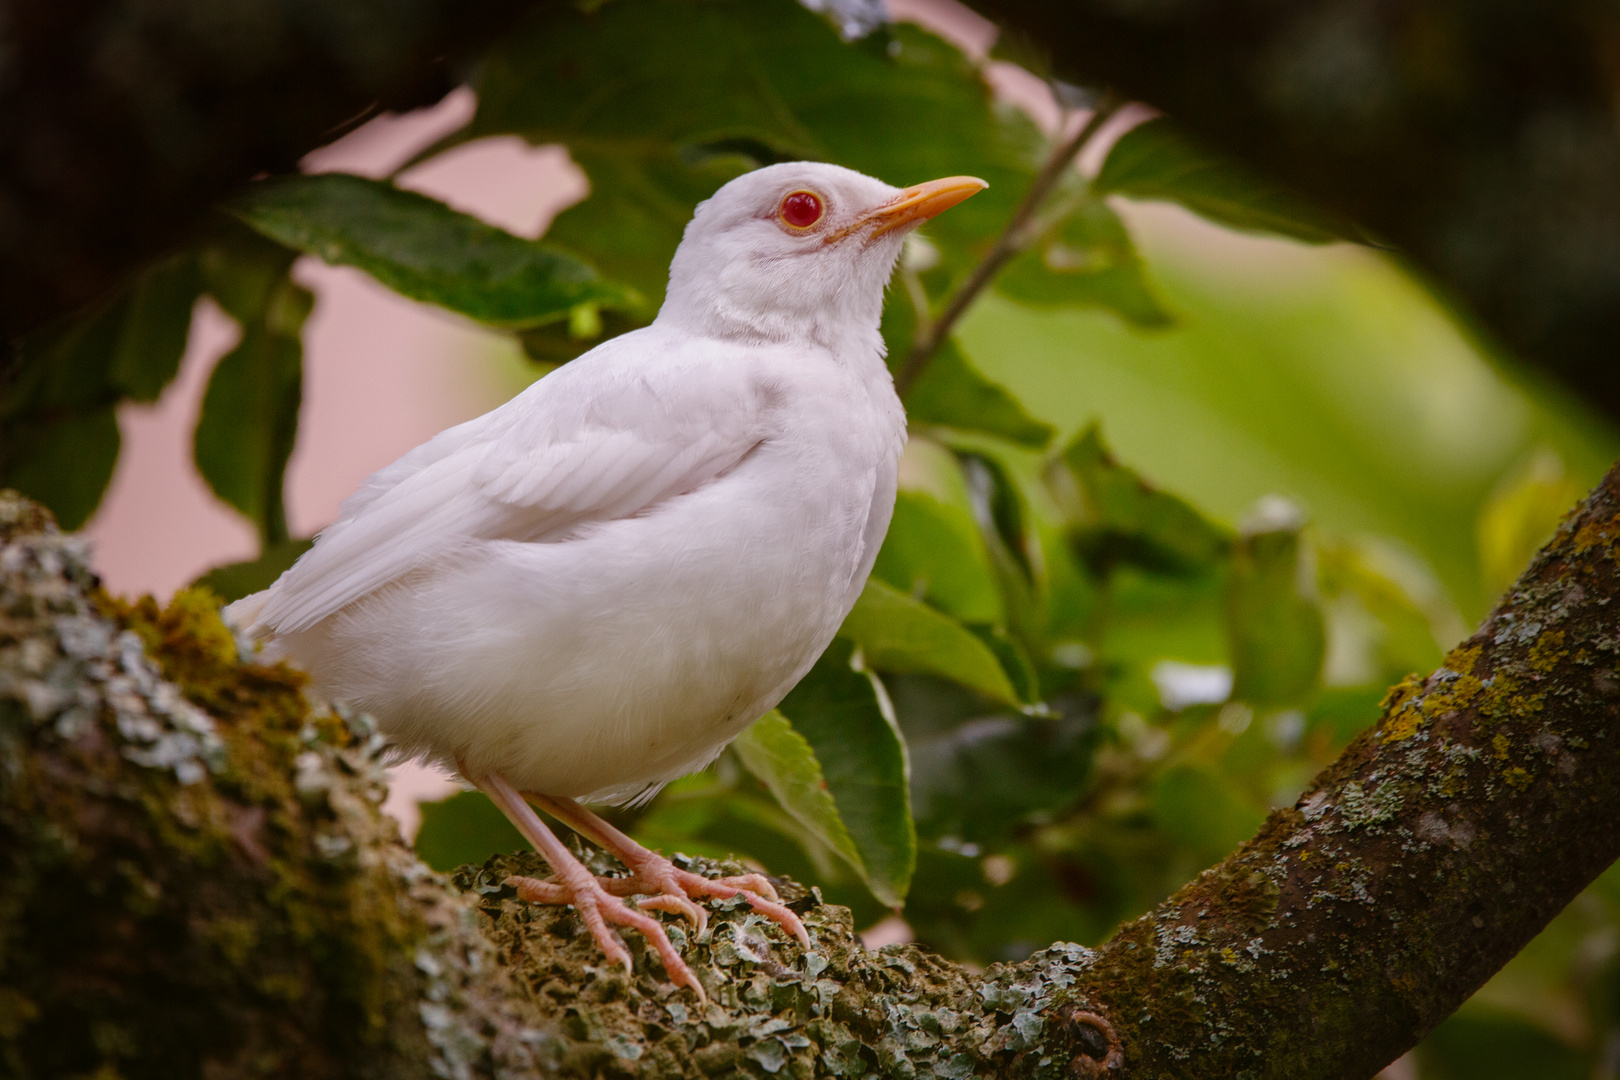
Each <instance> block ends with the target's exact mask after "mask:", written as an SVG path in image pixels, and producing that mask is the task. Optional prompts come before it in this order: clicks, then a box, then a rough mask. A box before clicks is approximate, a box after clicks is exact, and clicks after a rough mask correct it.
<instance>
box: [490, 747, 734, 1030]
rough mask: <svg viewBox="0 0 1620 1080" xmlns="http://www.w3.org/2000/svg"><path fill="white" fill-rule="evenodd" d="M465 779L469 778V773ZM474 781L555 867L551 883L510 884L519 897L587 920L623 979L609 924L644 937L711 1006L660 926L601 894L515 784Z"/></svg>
mask: <svg viewBox="0 0 1620 1080" xmlns="http://www.w3.org/2000/svg"><path fill="white" fill-rule="evenodd" d="M462 775H463V776H467V772H466V770H465V769H463V770H462ZM468 779H472V780H473V783H475V784H477V785H478V787H479V788H480V789H481V790H482V791H483V792H484V794H486V795H488V796H489V797H490V800H491V801H492V802H494V804H495V805H496V806H498V807H500V808H501V811H502V812H503V813H504V814H506V816H507V818H508V819H510V820H511V822H512V824H513V825H515V826H517V830H518V832H520V833H522V834H523V836H524V838H525V839H527V840H528V841H529V843H531V844H533V845H534V848H535V850H536V851H538V852H539V853H540V854H541V856H543V857H544V858H545V860H546V862H547V863H549V864H550V865H551V869H552V871H553V872H554V873H555V874H556V878H555V879H554V880H551V881H537V880H535V879H534V878H526V877H510V878H507V879H506V884H508V885H511V886H513V887H514V888H516V889H517V891H518V895H519V896H521V897H523V899H525V900H528V901H530V902H531V903H542V904H572V905H573V907H574V910H575V911H577V912H579V917H580V918H581V919H582V920H584V922H585V927H586V929H588V930H590V932H591V937H593V938H595V939H596V943H597V945H599V946H601V949H602V951H603V952H604V953H606V954H607V955H608V958H609V959H612V960H617V961H618V962H619V963H621V964H623V965H624V970H625V974H627V975H628V974H631V973H632V971H633V968H632V964H631V960H630V950H629V949H626V948H625V947H624V942H622V941H620V940H619V938H618V935H617V934H615V933H614V932H613V931H612V930H610V929H609V928H608V923H610V922H612V923H617V924H618V925H620V926H628V927H631V928H632V929H635V930H639V931H641V936H642V937H644V938H646V939H647V941H648V942H649V943H650V944H651V945H652V946H653V947H654V948H655V949H657V950H658V955H659V957H660V958H662V960H663V961H664V970H666V971H668V972H669V977H670V978H671V979H672V980H673V981H674V982H675V985H677V986H689V987H691V988H692V989H693V990H694V991H696V992H697V996H698V1000H699V1001H705V1002H706V1001H707V995H705V994H704V993H703V985H702V984H701V983H699V982H698V980H697V976H696V975H694V974H692V969H691V968H689V967H687V966H686V961H684V960H682V959H681V955H680V953H678V952H676V951H675V946H674V945H672V944H670V940H669V935H667V934H665V933H664V928H663V927H662V926H661V925H659V923H658V920H657V919H654V918H652V917H651V916H649V915H643V914H642V913H641V912H639V911H637V910H635V909H634V908H631V907H629V906H627V905H626V904H625V903H624V901H623V900H620V899H619V898H618V897H617V896H614V895H613V894H612V893H610V892H608V891H607V889H605V888H603V885H602V882H600V881H598V880H597V879H596V877H595V876H594V875H592V873H591V872H590V871H589V870H587V869H586V868H585V866H584V864H582V863H581V862H580V861H579V860H578V859H576V858H574V854H573V852H571V851H569V850H568V848H566V847H564V846H563V843H562V841H561V840H558V839H557V837H556V836H555V835H554V834H553V833H552V831H551V830H550V829H548V828H546V826H545V823H544V822H542V821H541V820H540V818H539V816H538V815H537V814H535V812H534V810H533V809H532V808H531V807H530V806H529V804H528V803H526V802H524V801H523V796H521V795H519V794H518V793H517V792H516V791H515V790H514V789H513V788H512V785H511V784H508V783H507V782H506V778H505V777H503V776H502V775H501V774H500V773H495V772H492V773H488V774H486V775H484V776H482V777H480V778H477V779H473V778H472V777H468Z"/></svg>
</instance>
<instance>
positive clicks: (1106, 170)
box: [1092, 117, 1361, 244]
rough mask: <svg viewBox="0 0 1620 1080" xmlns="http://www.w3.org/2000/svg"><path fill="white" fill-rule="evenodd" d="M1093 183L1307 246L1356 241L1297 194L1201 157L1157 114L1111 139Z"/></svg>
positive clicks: (1350, 230)
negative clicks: (1158, 200) (1167, 203)
mask: <svg viewBox="0 0 1620 1080" xmlns="http://www.w3.org/2000/svg"><path fill="white" fill-rule="evenodd" d="M1092 188H1093V190H1094V191H1096V192H1097V193H1098V194H1099V195H1110V194H1112V195H1128V196H1130V197H1132V198H1136V199H1160V200H1164V201H1166V202H1174V203H1180V204H1181V205H1182V206H1185V207H1186V208H1187V209H1189V210H1191V211H1192V212H1193V213H1195V214H1199V215H1201V216H1203V217H1206V218H1208V219H1209V220H1211V221H1215V222H1219V223H1220V224H1222V225H1228V226H1231V227H1232V228H1234V229H1243V230H1246V231H1251V232H1269V233H1279V234H1281V235H1283V236H1291V237H1293V238H1294V239H1296V240H1303V241H1305V242H1307V243H1312V244H1322V243H1327V242H1329V241H1331V240H1356V241H1359V240H1360V239H1361V234H1360V232H1359V231H1358V230H1357V229H1356V228H1355V227H1354V226H1352V225H1350V224H1349V223H1348V222H1345V221H1341V220H1340V219H1339V218H1337V217H1335V216H1334V215H1332V214H1329V213H1328V212H1326V211H1324V210H1321V209H1318V208H1317V207H1315V206H1313V205H1311V204H1310V203H1309V202H1306V201H1305V200H1304V199H1303V198H1301V197H1299V196H1298V195H1295V194H1293V193H1292V192H1290V191H1287V190H1286V189H1284V188H1282V187H1279V186H1278V185H1276V184H1273V183H1270V182H1268V181H1266V180H1263V179H1261V178H1259V177H1256V176H1253V175H1251V174H1250V173H1248V172H1247V171H1246V170H1244V169H1242V168H1240V167H1239V166H1236V165H1233V164H1230V163H1228V162H1225V161H1221V160H1218V159H1216V158H1213V157H1209V156H1207V155H1206V154H1205V153H1204V152H1203V151H1202V150H1199V149H1198V148H1196V147H1194V146H1193V145H1192V144H1191V143H1189V142H1187V141H1186V139H1184V138H1183V137H1182V136H1181V134H1180V133H1178V132H1177V131H1176V130H1175V128H1174V126H1173V125H1172V124H1171V123H1170V121H1168V120H1165V119H1163V118H1162V117H1161V118H1159V119H1154V120H1149V121H1148V122H1147V123H1145V124H1142V125H1140V126H1138V127H1135V128H1132V129H1131V130H1130V131H1128V132H1126V133H1125V134H1124V135H1123V136H1122V137H1121V138H1120V140H1119V141H1118V142H1117V143H1115V144H1114V146H1113V149H1112V150H1110V151H1109V153H1108V160H1107V161H1105V162H1103V167H1102V171H1101V172H1099V173H1098V174H1097V179H1096V180H1095V181H1093V183H1092Z"/></svg>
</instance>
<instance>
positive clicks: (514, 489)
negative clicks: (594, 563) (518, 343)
mask: <svg viewBox="0 0 1620 1080" xmlns="http://www.w3.org/2000/svg"><path fill="white" fill-rule="evenodd" d="M575 363H576V364H577V363H579V361H575ZM571 368H572V365H570V367H569V368H563V369H561V370H560V371H558V372H556V373H554V374H552V375H550V376H548V377H547V378H545V379H542V380H541V381H540V382H539V383H536V384H535V386H533V387H531V388H530V390H529V391H526V392H525V393H524V394H523V395H520V396H519V397H518V398H516V399H514V400H513V401H511V402H509V403H508V404H507V405H505V406H503V407H502V408H501V409H498V410H496V411H495V412H493V413H491V414H489V415H488V416H486V417H482V418H480V419H479V420H477V421H473V422H472V423H470V424H464V425H462V426H461V427H460V428H452V429H451V430H450V431H447V432H445V433H444V434H443V435H440V436H439V437H438V438H437V439H434V440H433V441H431V442H429V443H426V444H424V445H423V446H421V447H418V448H417V449H416V450H414V451H412V452H411V453H410V454H407V455H406V456H405V457H404V458H401V459H400V460H399V461H397V462H395V463H394V464H393V465H390V466H388V467H387V468H386V469H383V470H381V471H380V472H378V473H377V474H376V475H375V476H373V477H372V479H371V480H368V481H367V482H366V484H365V485H364V486H363V487H362V488H361V489H360V491H359V492H357V493H356V494H355V495H354V496H353V497H351V498H350V499H349V500H348V501H347V502H346V503H345V504H344V516H343V517H342V518H341V519H340V520H339V521H338V522H337V523H336V524H334V525H332V526H331V527H330V528H328V529H327V530H325V531H324V532H323V533H322V534H321V537H320V539H319V541H318V542H317V543H316V544H315V546H314V547H313V548H312V549H311V550H310V551H309V552H308V553H307V554H305V556H304V557H303V558H302V559H300V560H299V561H298V564H297V565H296V566H294V567H293V568H292V569H291V570H289V571H288V572H287V573H286V574H285V575H283V576H282V578H281V579H280V580H279V581H278V582H277V583H276V584H275V586H274V587H273V589H272V592H271V594H270V595H269V596H268V597H267V598H266V603H265V604H264V606H263V607H262V608H261V609H260V610H259V612H258V615H257V618H256V619H254V620H253V621H254V623H255V626H256V628H257V629H260V630H269V631H272V632H276V633H283V634H285V633H295V632H297V631H299V630H303V629H307V628H308V627H310V626H312V625H314V624H315V623H317V622H319V621H320V620H322V619H324V618H326V617H327V616H329V615H331V614H333V613H334V612H336V611H338V610H339V609H340V608H342V607H343V606H344V605H346V604H349V603H351V602H353V601H354V600H356V599H358V598H360V597H362V596H364V595H366V594H367V593H369V592H371V591H373V590H375V589H377V588H380V587H381V586H383V585H386V584H387V583H389V582H391V581H394V580H397V579H398V578H400V577H402V576H404V575H405V574H408V573H409V572H410V571H411V570H413V569H415V568H416V567H418V566H421V565H423V564H424V563H425V562H427V561H429V560H431V559H433V558H435V557H437V556H439V555H443V554H445V553H447V552H451V551H454V550H455V549H456V548H457V547H459V546H461V545H462V544H465V543H466V542H468V541H473V540H488V539H512V540H523V541H536V540H553V541H566V539H567V537H568V536H569V534H571V533H573V532H574V531H575V530H577V529H578V528H579V527H580V526H582V525H587V524H590V523H593V522H600V521H610V520H614V519H617V518H623V517H629V516H632V515H636V514H640V513H645V512H647V511H648V510H650V509H652V508H653V507H655V506H656V505H657V504H658V503H660V502H661V501H663V500H665V499H668V498H671V497H673V496H676V495H680V494H682V493H683V492H687V491H691V490H692V489H694V488H696V487H699V486H701V485H703V484H705V483H707V482H708V481H710V480H712V479H714V478H715V477H717V476H719V475H721V474H722V473H724V472H726V471H727V470H729V469H730V468H732V467H733V466H734V465H736V464H737V462H739V461H740V460H742V458H743V457H744V456H745V455H746V454H747V453H748V452H749V451H750V450H751V449H753V447H754V446H756V445H757V444H758V443H759V442H760V440H761V439H762V438H763V427H762V423H763V411H764V406H763V402H762V401H761V399H760V398H759V396H758V395H757V394H756V393H755V392H754V391H753V390H752V388H750V387H749V386H748V385H746V383H745V382H744V381H741V380H737V379H736V378H735V377H734V376H733V377H732V378H730V379H726V378H724V377H723V374H721V373H715V372H712V371H708V370H706V369H704V368H702V367H700V366H695V365H694V366H687V365H679V366H674V365H672V366H671V367H668V368H664V369H662V370H658V369H655V370H652V371H648V372H630V371H627V370H624V367H623V366H622V365H619V366H607V367H606V369H605V370H604V369H603V368H602V367H598V368H597V369H596V370H591V371H587V370H586V369H580V370H579V371H578V372H574V371H571V370H570V369H571ZM569 376H574V377H569ZM553 380H556V381H555V383H553ZM548 383H549V384H552V385H551V386H549V387H548V386H547V384H548ZM441 440H443V441H442V442H441Z"/></svg>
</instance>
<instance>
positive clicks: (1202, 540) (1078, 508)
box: [1045, 424, 1231, 576]
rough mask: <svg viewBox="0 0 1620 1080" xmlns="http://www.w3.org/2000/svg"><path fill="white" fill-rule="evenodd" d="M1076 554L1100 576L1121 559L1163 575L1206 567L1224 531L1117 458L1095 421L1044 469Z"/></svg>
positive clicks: (1215, 558)
mask: <svg viewBox="0 0 1620 1080" xmlns="http://www.w3.org/2000/svg"><path fill="white" fill-rule="evenodd" d="M1045 479H1046V486H1047V489H1048V490H1049V491H1050V492H1051V493H1052V497H1053V498H1054V499H1055V500H1056V501H1057V504H1058V507H1059V509H1060V510H1061V511H1062V513H1063V515H1064V518H1065V519H1066V522H1067V524H1068V526H1069V533H1070V538H1071V540H1072V542H1073V543H1074V546H1075V548H1076V551H1077V553H1078V554H1079V555H1080V556H1081V558H1082V559H1084V560H1085V562H1086V563H1087V564H1088V565H1089V566H1090V567H1091V568H1092V571H1093V572H1094V573H1096V574H1098V575H1099V576H1106V574H1107V573H1109V572H1110V571H1111V570H1112V568H1113V567H1115V566H1117V565H1120V564H1127V565H1134V566H1140V567H1143V568H1145V569H1149V570H1154V571H1158V572H1161V573H1180V574H1193V573H1202V572H1204V571H1207V570H1209V569H1212V568H1213V567H1214V566H1215V565H1216V564H1217V563H1219V561H1220V560H1221V559H1222V558H1223V557H1224V556H1225V553H1226V550H1227V548H1228V546H1229V544H1230V543H1231V539H1230V534H1229V533H1228V532H1227V531H1226V530H1225V529H1224V528H1222V527H1221V526H1219V525H1216V524H1215V523H1214V522H1212V521H1210V520H1209V519H1208V518H1206V517H1204V515H1203V514H1201V513H1199V512H1198V511H1197V510H1195V509H1194V508H1193V507H1192V506H1191V505H1190V504H1189V503H1188V502H1187V501H1186V500H1184V499H1182V498H1180V497H1178V496H1175V495H1171V494H1169V493H1168V492H1164V491H1160V490H1158V489H1157V488H1155V487H1153V486H1152V485H1151V484H1149V483H1148V482H1147V481H1146V480H1144V479H1142V477H1140V476H1138V475H1137V474H1136V473H1135V472H1134V471H1132V470H1131V469H1129V468H1127V467H1126V466H1124V465H1121V464H1120V463H1119V462H1118V461H1117V460H1115V458H1114V456H1113V454H1111V453H1110V452H1109V450H1108V448H1107V446H1106V445H1104V443H1103V441H1102V432H1101V430H1100V428H1099V427H1098V426H1097V425H1096V424H1093V425H1092V426H1091V427H1089V428H1087V429H1086V430H1085V431H1083V432H1081V433H1080V434H1079V435H1077V436H1076V437H1075V438H1074V440H1073V441H1072V442H1071V443H1069V445H1068V446H1067V447H1065V448H1064V450H1063V453H1062V454H1060V455H1059V456H1058V457H1057V458H1056V459H1054V460H1053V461H1052V462H1051V463H1050V464H1049V465H1048V467H1047V470H1046V473H1045Z"/></svg>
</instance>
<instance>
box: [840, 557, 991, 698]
mask: <svg viewBox="0 0 1620 1080" xmlns="http://www.w3.org/2000/svg"><path fill="white" fill-rule="evenodd" d="M839 634H840V635H841V636H843V637H846V638H848V639H849V640H851V641H853V642H854V643H855V644H856V645H859V646H860V648H861V652H862V654H863V655H864V656H865V658H866V663H867V664H868V665H869V666H870V667H872V668H873V669H874V670H876V671H880V672H890V671H892V672H899V673H906V674H929V675H939V676H942V677H943V678H947V679H952V680H954V681H956V682H959V683H961V684H962V685H963V686H967V687H970V688H972V689H974V690H977V691H978V692H979V693H981V694H983V695H985V696H986V697H988V698H990V699H992V700H994V701H999V702H1001V703H1003V704H1006V705H1017V704H1018V703H1019V701H1020V697H1019V694H1018V692H1017V690H1015V688H1014V686H1013V682H1012V680H1011V679H1010V678H1009V677H1008V674H1007V672H1006V671H1005V670H1003V668H1002V664H1001V661H1000V660H999V659H998V658H997V656H996V653H995V651H994V650H992V649H991V648H989V647H988V646H987V645H986V644H985V643H984V642H983V641H981V640H980V639H979V638H978V637H977V636H975V635H974V633H973V632H972V631H970V630H969V629H968V628H967V627H965V626H963V625H962V624H961V623H959V622H957V621H956V620H955V619H953V618H951V617H950V616H949V615H946V614H944V613H943V612H941V611H938V610H936V609H934V608H932V607H929V606H928V605H927V604H925V603H923V602H922V601H921V600H918V599H915V598H914V597H912V596H911V595H910V594H909V593H904V592H901V591H900V590H898V589H896V588H894V587H893V586H892V585H887V584H885V583H884V582H882V581H880V580H878V579H877V578H873V579H871V580H869V581H867V583H866V588H864V589H863V590H861V595H860V598H859V599H858V600H856V601H855V608H854V610H853V611H851V612H850V613H849V617H848V618H846V619H845V620H844V625H843V628H842V629H841V630H839Z"/></svg>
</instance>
